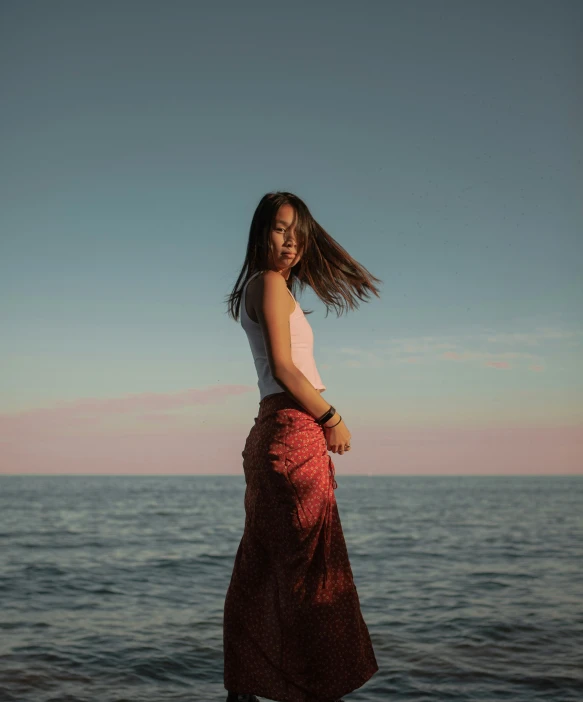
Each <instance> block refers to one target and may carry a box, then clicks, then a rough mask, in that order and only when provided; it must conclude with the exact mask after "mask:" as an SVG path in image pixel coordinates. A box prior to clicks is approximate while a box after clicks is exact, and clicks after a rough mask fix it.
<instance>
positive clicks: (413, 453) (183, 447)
mask: <svg viewBox="0 0 583 702" xmlns="http://www.w3.org/2000/svg"><path fill="white" fill-rule="evenodd" d="M582 19H583V5H582V4H581V2H578V0H573V1H571V2H570V1H567V0H555V2H552V3H551V2H545V1H539V0H526V1H522V0H512V1H508V0H503V1H500V0H488V1H487V2H486V1H484V2H477V1H476V0H441V1H439V2H429V1H419V0H407V1H406V2H405V1H404V0H403V1H402V2H394V1H393V2H389V1H383V2H380V1H379V2H366V1H364V2H359V3H357V2H350V3H348V2H335V3H324V2H305V1H303V0H302V1H301V2H297V1H296V2H294V3H293V4H289V3H281V2H274V1H270V2H253V1H251V2H246V3H236V2H232V1H225V2H222V3H198V2H179V1H176V0H172V1H170V2H165V3H160V2H144V1H142V2H130V1H129V0H126V1H125V2H123V3H117V2H104V1H101V2H99V3H78V2H64V1H57V2H53V3H43V2H28V3H18V2H15V1H13V2H5V3H2V8H1V9H0V88H1V94H2V96H3V100H2V102H3V105H2V110H1V111H0V140H1V144H0V148H1V154H2V155H1V162H2V167H1V168H0V246H1V249H0V314H1V325H2V334H1V338H0V473H4V474H73V473H78V474H94V473H104V474H191V473H192V474H199V473H203V474H209V473H218V474H233V475H242V474H243V473H242V457H241V452H242V450H243V447H244V443H245V439H246V437H247V435H248V433H249V431H250V429H251V427H252V426H253V423H254V418H255V417H256V416H257V412H258V402H259V390H258V387H257V377H256V374H255V368H254V365H253V358H252V355H251V351H250V348H249V344H248V341H247V337H246V336H245V333H244V331H243V329H242V328H241V326H240V324H238V323H235V322H234V321H233V320H232V319H231V318H230V317H228V315H227V312H226V310H227V307H226V303H225V300H226V296H227V295H228V294H230V293H231V291H232V290H233V287H234V285H235V282H236V279H237V277H238V275H239V273H240V271H241V268H242V266H243V262H244V257H245V252H246V247H247V240H248V234H249V226H250V223H251V218H252V216H253V212H254V210H255V208H256V206H257V204H258V203H259V200H260V199H261V197H262V196H263V195H264V194H265V193H267V192H270V191H275V190H288V191H291V192H293V193H295V194H297V195H298V196H299V197H301V198H302V199H303V200H304V202H305V203H306V204H307V206H308V207H309V209H310V211H311V213H312V215H313V216H314V217H315V219H316V220H317V221H318V222H319V223H320V224H321V225H322V226H323V227H324V228H325V229H326V231H327V232H328V233H329V234H330V235H331V236H333V237H334V238H335V239H336V240H337V241H338V242H339V243H340V244H341V245H342V246H343V247H344V248H345V249H346V250H347V251H348V252H349V253H350V254H351V255H352V256H353V257H354V258H356V260H357V261H359V262H360V263H361V264H362V265H363V266H365V268H367V269H368V270H369V271H370V272H371V273H372V274H373V275H375V276H377V277H378V278H380V279H381V280H382V281H383V282H382V284H381V286H380V299H377V298H375V297H372V299H371V300H370V301H369V302H363V303H361V304H360V307H359V309H358V310H356V311H353V312H349V313H348V314H345V315H343V316H341V317H338V316H337V315H336V313H335V312H333V311H331V312H330V313H329V314H328V315H327V316H326V308H325V306H324V305H323V303H322V302H321V301H320V300H319V299H318V298H317V296H316V295H315V294H314V293H313V292H312V291H311V290H306V291H305V292H304V293H303V294H302V295H300V296H299V298H298V301H299V302H300V305H301V306H302V307H303V308H304V309H311V310H314V313H313V314H311V315H309V316H308V321H309V322H310V324H311V326H312V329H313V331H314V337H315V346H314V356H315V360H316V364H317V367H318V370H319V372H320V375H321V377H322V379H323V381H324V384H325V385H326V388H327V389H326V391H325V393H324V394H323V396H324V397H325V398H326V399H328V400H329V401H330V402H331V403H332V404H333V405H334V406H335V407H336V408H337V409H338V411H339V412H340V414H341V415H342V416H343V418H344V421H345V423H346V425H347V426H348V428H349V430H350V432H351V434H352V439H351V444H352V450H351V451H350V452H349V453H346V454H344V455H343V456H339V455H334V454H331V455H332V458H333V461H334V465H335V467H336V473H337V479H340V477H341V476H342V475H343V474H345V475H355V474H363V475H380V474H394V475H446V474H460V475H462V474H463V475H472V474H480V475H490V474H491V475H501V474H504V475H506V474H532V475H534V474H549V475H557V474H575V473H578V474H581V473H583V372H582V371H583V275H582V261H583V255H582V254H583V211H582V207H581V203H582V198H581V194H582V187H581V186H582V185H583V167H582V156H583V139H582V132H581V129H580V125H581V124H583V94H582V93H583V88H582V86H583V80H582V73H583V60H582V59H583V49H582V47H583V42H582V33H583V32H582V25H583V23H582Z"/></svg>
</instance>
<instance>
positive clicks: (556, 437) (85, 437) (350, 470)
mask: <svg viewBox="0 0 583 702" xmlns="http://www.w3.org/2000/svg"><path fill="white" fill-rule="evenodd" d="M256 391H257V388H256V387H255V386H247V385H224V386H217V387H209V388H206V389H203V390H195V389H190V390H186V391H181V392H176V393H158V394H155V393H143V394H137V395H127V396H122V397H118V398H104V399H100V398H88V399H80V400H75V401H72V402H58V403H56V404H55V405H54V406H53V407H45V408H36V409H30V410H27V411H24V412H18V413H12V414H9V413H4V414H2V415H0V473H2V474H63V473H64V474H95V473H100V474H128V473H130V474H165V473H167V474H197V473H203V474H208V473H215V474H241V475H242V457H241V451H242V450H243V447H244V443H245V439H246V437H247V433H248V431H249V429H250V427H251V426H252V422H253V416H252V415H251V414H250V415H249V417H248V419H247V421H246V426H245V427H243V428H237V427H233V425H226V426H224V427H221V426H217V427H212V428H211V427H209V428H204V429H203V428H200V426H199V427H195V426H192V424H188V425H186V426H184V424H181V425H178V424H177V422H176V421H175V420H176V416H175V415H173V414H171V413H169V411H170V412H171V411H172V410H175V409H183V408H187V407H191V406H194V405H211V404H216V403H220V402H224V401H225V400H226V399H227V398H229V397H231V396H237V395H242V394H245V393H248V392H256ZM120 415H130V416H131V417H132V418H133V419H136V418H137V419H138V420H139V425H138V426H137V427H136V426H134V427H131V428H129V429H128V428H124V427H119V426H116V427H114V428H113V429H111V428H109V429H107V428H104V427H105V424H106V421H107V420H108V419H110V418H111V417H112V416H113V417H119V416H120ZM152 422H155V424H156V426H155V427H154V426H152V424H151V423H152ZM351 434H352V444H353V449H352V451H350V452H349V453H347V454H345V455H344V456H339V455H337V454H331V456H332V458H333V461H334V464H335V466H336V468H337V470H338V473H339V475H342V474H343V473H344V474H352V475H354V474H363V475H367V474H370V475H382V474H387V475H390V474H393V475H395V474H398V475H407V474H409V475H442V474H459V475H472V474H473V475H478V474H481V475H484V474H486V475H487V474H491V475H497V474H498V475H500V474H525V475H528V474H533V475H534V474H549V475H552V474H583V426H581V425H574V426H558V427H556V426H555V427H552V426H547V427H544V426H542V427H541V426H536V427H534V426H532V427H524V426H523V427H496V428H493V427H486V428H484V427H482V428H480V427H478V428H475V427H474V428H468V427H459V428H455V427H453V428H452V427H447V428H444V427H435V426H433V427H431V426H427V427H423V426H419V427H391V428H374V429H371V428H366V427H361V428H356V429H354V430H352V429H351Z"/></svg>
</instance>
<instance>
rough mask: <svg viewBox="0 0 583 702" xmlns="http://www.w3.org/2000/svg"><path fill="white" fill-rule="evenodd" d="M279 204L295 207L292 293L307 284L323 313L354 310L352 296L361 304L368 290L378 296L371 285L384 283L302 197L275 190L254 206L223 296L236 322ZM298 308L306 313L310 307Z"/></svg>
mask: <svg viewBox="0 0 583 702" xmlns="http://www.w3.org/2000/svg"><path fill="white" fill-rule="evenodd" d="M282 205H291V206H292V207H293V208H294V220H295V221H296V230H295V231H296V239H297V249H298V253H301V254H302V255H301V258H300V260H299V261H298V262H297V263H296V264H295V266H293V268H292V269H291V271H290V274H289V278H288V280H287V286H288V288H289V289H290V291H291V293H292V295H293V296H294V297H296V294H295V289H296V287H298V286H299V289H300V291H302V292H303V290H304V288H305V287H306V285H309V286H310V287H311V288H312V290H313V291H314V292H315V293H316V295H317V296H318V297H319V298H320V300H322V302H323V303H324V304H325V305H326V317H327V316H328V313H329V312H330V309H331V308H334V309H335V310H336V313H337V316H338V317H339V316H340V315H341V314H342V313H343V312H344V311H347V310H348V309H351V310H353V309H355V308H357V307H358V306H359V305H358V302H357V301H356V298H358V299H359V300H363V301H365V302H366V301H367V299H368V298H369V297H370V293H371V292H372V293H373V294H374V295H376V296H377V297H380V295H379V291H378V289H377V288H376V286H375V285H374V283H382V282H383V281H382V280H380V279H379V278H375V276H374V275H372V274H371V273H369V271H367V269H366V268H365V267H364V266H361V265H360V263H358V262H357V261H355V260H354V259H353V258H352V256H350V254H349V253H348V252H347V251H346V250H345V249H343V248H342V246H340V244H339V243H338V242H337V241H335V240H334V239H333V238H332V237H331V236H330V235H329V234H328V232H326V231H325V230H324V229H323V227H321V226H320V225H319V224H318V222H316V220H315V219H314V218H313V217H312V215H311V213H310V210H309V209H308V208H307V206H306V204H305V203H304V202H303V200H301V199H300V198H299V197H297V195H294V194H293V193H288V192H281V191H278V192H273V193H267V194H266V195H264V196H263V197H262V198H261V201H260V202H259V204H258V205H257V208H256V209H255V213H254V215H253V219H252V220H251V227H250V229H249V240H248V242H247V253H246V255H245V261H244V263H243V268H242V269H241V272H240V273H239V277H238V278H237V282H236V283H235V287H234V288H233V291H232V292H231V294H230V295H228V296H227V298H226V304H227V307H228V309H227V314H229V315H230V316H231V317H232V318H233V319H234V320H235V321H236V322H237V321H238V320H239V314H240V311H241V295H242V292H243V287H244V285H245V283H246V282H247V281H248V280H249V278H250V277H251V276H252V275H254V274H255V273H256V272H257V271H265V270H268V268H269V265H268V261H269V258H268V257H269V252H270V251H271V250H272V243H271V229H272V227H273V224H274V220H275V215H276V214H277V211H278V210H279V208H280V207H281V206H282ZM303 312H304V314H311V313H312V312H313V310H303Z"/></svg>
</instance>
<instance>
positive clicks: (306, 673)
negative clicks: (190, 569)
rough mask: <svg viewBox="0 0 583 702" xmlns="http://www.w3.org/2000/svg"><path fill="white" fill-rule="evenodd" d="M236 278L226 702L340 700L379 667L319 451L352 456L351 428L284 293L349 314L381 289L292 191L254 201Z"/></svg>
mask: <svg viewBox="0 0 583 702" xmlns="http://www.w3.org/2000/svg"><path fill="white" fill-rule="evenodd" d="M243 271H244V272H243ZM243 271H242V272H241V273H240V275H239V278H238V280H237V283H236V285H235V288H234V290H233V292H232V293H231V295H230V296H229V297H228V306H229V310H228V311H229V314H230V315H231V316H232V317H233V319H234V320H235V321H238V319H239V314H240V317H241V324H242V326H243V328H244V330H245V332H246V333H247V337H248V340H249V343H250V346H251V351H252V354H253V359H254V362H255V368H256V370H257V375H258V386H259V392H260V402H259V412H258V416H257V417H256V418H255V425H254V426H253V427H252V429H251V431H250V433H249V436H248V437H247V441H246V443H245V448H244V450H243V453H242V456H243V471H244V473H245V482H246V490H245V529H244V533H243V537H242V539H241V542H240V544H239V548H238V551H237V554H236V557H235V563H234V568H233V573H232V576H231V581H230V585H229V588H228V591H227V595H226V599H225V608H224V618H223V643H224V685H225V689H226V690H227V692H228V696H227V702H242V701H244V702H258V700H257V697H255V695H261V696H262V697H266V698H268V699H270V700H276V701H277V702H337V701H338V700H339V698H340V697H341V696H342V695H343V694H347V693H349V692H351V691H352V690H355V689H357V688H358V687H360V686H362V685H363V684H364V683H365V682H366V681H367V680H369V679H370V678H371V677H372V676H373V675H374V673H375V672H376V671H377V670H378V665H377V662H376V658H375V654H374V651H373V647H372V643H371V640H370V635H369V632H368V629H367V626H366V624H365V622H364V620H363V618H362V614H361V610H360V603H359V599H358V594H357V591H356V587H355V585H354V581H353V577H352V570H351V567H350V562H349V560H348V554H347V550H346V544H345V541H344V536H343V533H342V527H341V524H340V518H339V515H338V507H337V504H336V499H335V496H334V489H335V488H336V487H337V485H336V481H335V479H334V474H335V471H334V464H333V462H332V459H331V457H330V456H329V455H328V451H332V453H338V454H340V455H342V454H343V453H344V452H345V451H349V450H350V448H351V446H350V431H349V430H348V428H347V426H346V424H345V423H344V421H343V420H342V417H341V416H340V415H339V414H338V412H336V409H335V408H334V407H332V406H331V405H330V403H329V402H326V400H324V398H323V397H322V396H321V393H322V391H323V390H325V389H326V387H325V386H324V384H323V383H322V380H321V378H320V375H319V373H318V370H317V368H316V364H315V362H314V356H313V339H314V337H313V333H312V329H311V327H310V324H309V323H308V321H307V319H306V316H305V315H306V314H310V313H311V312H306V313H304V311H303V310H302V309H301V308H300V307H299V305H298V303H297V302H296V301H295V298H294V295H293V293H292V291H291V289H293V283H294V281H296V282H297V283H298V284H299V286H300V288H301V289H303V288H304V287H305V286H306V285H309V286H310V287H311V288H312V289H313V290H314V292H315V293H316V294H317V295H318V297H319V298H320V299H321V300H322V301H323V302H324V304H325V305H326V307H327V311H329V307H330V306H334V307H337V308H338V309H340V310H342V309H343V308H344V307H349V308H350V309H354V308H355V306H356V304H355V296H356V297H358V298H359V299H360V300H363V299H364V298H365V297H368V296H369V291H371V292H373V293H374V294H375V295H376V296H377V297H379V295H378V290H377V289H376V287H375V286H374V284H373V281H376V282H379V283H380V282H381V281H380V280H379V279H378V278H375V277H374V276H372V275H371V274H370V273H368V271H367V270H366V269H365V268H363V267H362V266H361V265H359V264H358V263H357V262H356V261H355V260H354V259H353V258H351V256H349V255H348V253H347V252H346V251H345V250H344V249H343V248H342V247H341V246H340V245H339V244H338V243H337V242H336V241H334V239H333V238H332V237H331V236H330V235H329V234H327V233H326V232H325V231H324V229H323V228H322V227H321V226H320V225H319V224H318V223H317V222H316V221H315V220H314V218H313V217H312V215H311V214H310V211H309V210H308V208H307V207H306V205H305V204H304V202H303V201H302V200H300V198H298V197H297V196H295V195H293V194H292V193H288V192H276V193H268V194H267V195H265V196H264V197H263V198H262V199H261V201H260V203H259V205H258V206H257V209H256V210H255V214H254V215H253V220H252V222H251V229H250V232H249V241H248V244H247V255H246V258H245V264H244V267H243ZM243 278H245V280H244V282H243V283H242V279H243ZM241 283H242V285H241ZM290 298H291V299H290Z"/></svg>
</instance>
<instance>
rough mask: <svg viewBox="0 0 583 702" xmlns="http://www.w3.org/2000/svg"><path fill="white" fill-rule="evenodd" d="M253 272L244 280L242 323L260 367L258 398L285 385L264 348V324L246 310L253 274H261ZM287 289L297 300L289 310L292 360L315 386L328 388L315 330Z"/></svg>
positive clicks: (270, 393)
mask: <svg viewBox="0 0 583 702" xmlns="http://www.w3.org/2000/svg"><path fill="white" fill-rule="evenodd" d="M260 272H261V271H259V272H258V273H254V274H253V275H252V276H251V278H249V280H248V281H247V282H246V283H245V285H244V287H243V293H242V295H241V326H242V327H243V329H244V330H245V333H246V334H247V338H248V339H249V346H250V347H251V353H252V354H253V361H254V363H255V369H256V371H257V385H258V387H259V401H261V400H262V399H263V398H264V397H267V396H268V395H273V394H274V393H277V392H285V388H283V387H282V386H281V385H280V384H279V383H278V382H277V381H276V380H275V378H274V377H273V375H272V373H271V368H270V367H269V358H268V356H267V350H266V348H265V341H264V339H263V333H262V331H261V325H260V324H259V323H258V322H254V321H253V320H252V319H251V318H250V317H249V315H248V314H247V309H246V306H245V298H246V293H247V285H248V284H249V282H250V281H251V280H253V278H254V277H255V276H257V275H259V273H260ZM288 293H289V294H290V295H291V298H292V300H293V301H294V302H295V303H296V307H295V309H294V311H293V312H292V313H291V314H290V317H289V324H290V334H291V355H292V361H293V364H294V366H295V367H296V368H299V370H300V371H301V372H302V373H303V374H304V375H305V376H306V378H307V379H308V380H309V381H310V383H312V385H313V386H314V387H315V388H316V390H325V389H326V386H325V385H324V383H323V382H322V379H321V378H320V374H319V373H318V369H317V368H316V362H315V360H314V332H313V331H312V327H311V326H310V323H309V322H308V320H307V319H306V315H305V314H304V313H303V311H302V308H301V307H300V306H299V305H298V303H297V302H296V299H295V298H294V296H293V295H292V294H291V291H290V290H289V288H288Z"/></svg>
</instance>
